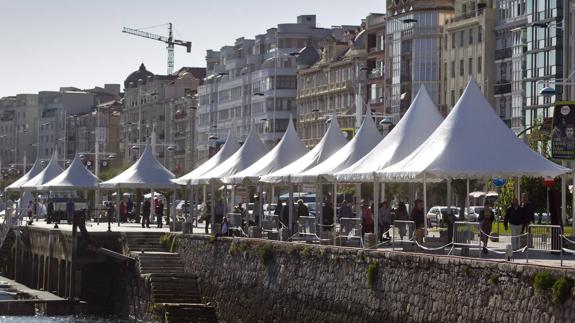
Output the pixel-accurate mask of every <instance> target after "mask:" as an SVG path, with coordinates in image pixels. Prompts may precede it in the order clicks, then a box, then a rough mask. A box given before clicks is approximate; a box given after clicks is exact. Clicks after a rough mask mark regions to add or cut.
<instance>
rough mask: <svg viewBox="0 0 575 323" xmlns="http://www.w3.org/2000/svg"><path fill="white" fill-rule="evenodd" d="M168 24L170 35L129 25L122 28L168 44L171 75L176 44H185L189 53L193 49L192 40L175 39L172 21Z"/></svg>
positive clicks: (123, 30) (124, 31)
mask: <svg viewBox="0 0 575 323" xmlns="http://www.w3.org/2000/svg"><path fill="white" fill-rule="evenodd" d="M167 25H168V37H166V36H160V35H156V34H152V33H149V32H147V31H143V30H140V29H135V28H127V27H124V29H122V32H123V33H126V34H130V35H135V36H140V37H144V38H149V39H154V40H158V41H161V42H164V43H166V44H168V47H166V48H167V49H168V75H169V74H172V73H174V45H180V46H185V47H186V51H187V52H188V53H189V52H191V50H192V42H189V41H183V40H178V39H174V35H173V31H172V23H171V22H170V23H168V24H167Z"/></svg>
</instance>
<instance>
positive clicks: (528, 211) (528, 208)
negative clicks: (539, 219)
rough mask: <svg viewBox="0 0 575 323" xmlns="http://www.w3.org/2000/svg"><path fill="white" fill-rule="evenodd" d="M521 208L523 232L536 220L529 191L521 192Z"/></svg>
mask: <svg viewBox="0 0 575 323" xmlns="http://www.w3.org/2000/svg"><path fill="white" fill-rule="evenodd" d="M520 210H521V216H522V217H523V227H522V228H521V233H523V232H525V230H527V228H528V227H529V225H530V224H531V223H533V222H535V211H534V208H533V205H532V204H531V202H530V201H529V195H528V194H527V193H523V194H521V206H520Z"/></svg>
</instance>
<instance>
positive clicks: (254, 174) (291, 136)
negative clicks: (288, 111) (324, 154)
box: [223, 118, 308, 184]
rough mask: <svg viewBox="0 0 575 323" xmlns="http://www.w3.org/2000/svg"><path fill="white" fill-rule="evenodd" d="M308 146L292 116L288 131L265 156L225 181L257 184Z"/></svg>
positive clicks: (300, 154) (304, 150)
mask: <svg viewBox="0 0 575 323" xmlns="http://www.w3.org/2000/svg"><path fill="white" fill-rule="evenodd" d="M307 151H308V150H307V148H306V147H305V146H304V144H303V143H302V142H301V140H300V139H299V137H298V135H297V132H296V130H295V127H294V125H293V121H292V119H291V118H290V121H289V124H288V127H287V130H286V132H285V133H284V135H283V137H282V139H281V140H280V142H279V143H278V144H277V145H276V146H275V147H274V148H273V149H272V150H271V151H270V152H269V153H267V154H266V155H265V156H263V157H262V158H260V159H259V160H258V161H256V162H255V163H254V164H253V165H251V166H250V167H248V168H246V169H244V170H242V171H241V172H239V173H237V174H235V175H233V176H230V177H226V178H224V179H223V182H224V183H228V184H242V183H252V184H255V183H257V182H258V181H259V179H260V176H262V175H267V174H269V173H272V172H274V171H276V170H278V169H281V168H282V167H284V166H286V165H288V164H290V163H292V162H293V161H295V160H296V159H298V158H300V157H301V156H303V155H304V154H305V153H306V152H307Z"/></svg>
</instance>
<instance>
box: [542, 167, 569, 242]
mask: <svg viewBox="0 0 575 323" xmlns="http://www.w3.org/2000/svg"><path fill="white" fill-rule="evenodd" d="M572 194H573V199H572V202H571V212H573V217H572V218H571V228H572V232H575V173H573V193H572ZM547 214H549V213H547Z"/></svg>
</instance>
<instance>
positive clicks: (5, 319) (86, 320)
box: [0, 315, 132, 323]
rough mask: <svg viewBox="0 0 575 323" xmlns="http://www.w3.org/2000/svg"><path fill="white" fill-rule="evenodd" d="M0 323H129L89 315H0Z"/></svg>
mask: <svg viewBox="0 0 575 323" xmlns="http://www.w3.org/2000/svg"><path fill="white" fill-rule="evenodd" d="M0 322H1V323H130V322H132V321H129V320H122V319H118V318H114V317H110V318H103V317H98V316H90V315H67V316H0Z"/></svg>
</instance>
